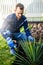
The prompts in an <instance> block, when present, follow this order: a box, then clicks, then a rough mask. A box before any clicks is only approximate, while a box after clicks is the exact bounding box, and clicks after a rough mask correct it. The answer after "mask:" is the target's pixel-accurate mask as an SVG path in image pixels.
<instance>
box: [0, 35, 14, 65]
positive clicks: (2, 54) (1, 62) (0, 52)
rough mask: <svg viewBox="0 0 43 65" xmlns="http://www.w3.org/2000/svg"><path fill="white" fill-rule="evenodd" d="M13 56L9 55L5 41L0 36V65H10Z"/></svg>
mask: <svg viewBox="0 0 43 65" xmlns="http://www.w3.org/2000/svg"><path fill="white" fill-rule="evenodd" d="M14 59H15V56H13V55H11V54H10V51H9V47H8V45H7V43H6V41H5V39H4V38H3V37H2V36H1V35H0V65H11V64H12V63H13V62H14Z"/></svg>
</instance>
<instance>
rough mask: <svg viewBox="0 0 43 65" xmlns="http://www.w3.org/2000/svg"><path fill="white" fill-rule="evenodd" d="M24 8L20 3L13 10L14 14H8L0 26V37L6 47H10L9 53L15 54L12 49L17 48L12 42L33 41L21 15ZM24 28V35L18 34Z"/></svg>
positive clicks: (24, 18) (25, 21)
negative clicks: (1, 36) (5, 42)
mask: <svg viewBox="0 0 43 65" xmlns="http://www.w3.org/2000/svg"><path fill="white" fill-rule="evenodd" d="M23 11H24V6H23V4H21V3H18V4H17V5H16V8H15V13H13V14H10V15H8V16H7V18H6V19H5V21H4V23H3V25H2V31H1V33H2V35H3V37H4V38H5V39H6V41H7V43H8V45H9V46H10V53H11V54H15V51H14V48H16V47H17V44H15V42H13V39H15V40H20V39H21V40H24V41H25V40H27V38H28V39H29V40H30V41H34V38H33V37H32V36H31V33H30V31H29V29H28V24H27V20H26V17H25V16H24V15H23ZM22 26H24V30H25V32H26V33H25V34H24V33H21V32H20V28H21V27H22Z"/></svg>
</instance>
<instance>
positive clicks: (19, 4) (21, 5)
mask: <svg viewBox="0 0 43 65" xmlns="http://www.w3.org/2000/svg"><path fill="white" fill-rule="evenodd" d="M17 7H20V9H21V10H23V9H24V5H23V4H21V3H18V4H17V5H16V9H17Z"/></svg>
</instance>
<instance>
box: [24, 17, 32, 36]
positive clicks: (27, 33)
mask: <svg viewBox="0 0 43 65" xmlns="http://www.w3.org/2000/svg"><path fill="white" fill-rule="evenodd" d="M23 26H24V30H25V32H26V35H27V36H30V35H31V33H30V30H29V28H28V22H27V19H26V18H25V20H24V24H23Z"/></svg>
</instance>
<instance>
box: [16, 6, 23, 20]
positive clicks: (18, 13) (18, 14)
mask: <svg viewBox="0 0 43 65" xmlns="http://www.w3.org/2000/svg"><path fill="white" fill-rule="evenodd" d="M23 11H24V10H21V9H20V7H17V8H16V11H15V13H16V16H17V18H18V19H20V18H21V16H22V14H23Z"/></svg>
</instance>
